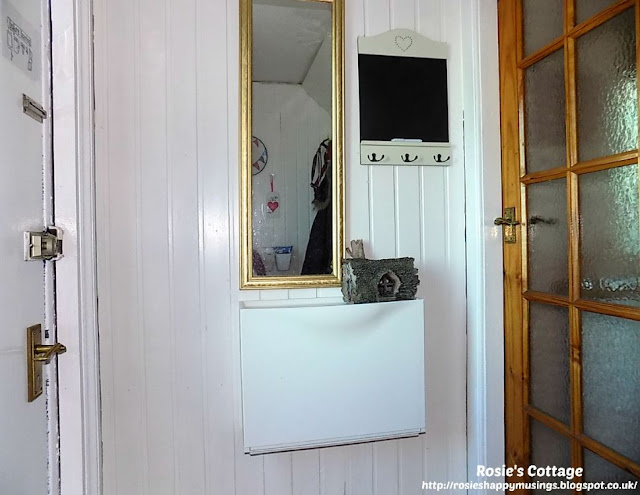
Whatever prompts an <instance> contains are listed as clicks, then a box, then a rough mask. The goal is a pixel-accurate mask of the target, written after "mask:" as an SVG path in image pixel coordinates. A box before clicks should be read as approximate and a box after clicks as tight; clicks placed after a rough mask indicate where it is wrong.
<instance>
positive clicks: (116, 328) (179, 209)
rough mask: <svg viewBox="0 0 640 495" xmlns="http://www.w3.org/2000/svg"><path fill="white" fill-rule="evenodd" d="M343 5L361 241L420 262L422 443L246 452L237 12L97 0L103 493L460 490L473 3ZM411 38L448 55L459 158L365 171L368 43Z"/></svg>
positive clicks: (178, 3)
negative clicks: (364, 59)
mask: <svg viewBox="0 0 640 495" xmlns="http://www.w3.org/2000/svg"><path fill="white" fill-rule="evenodd" d="M345 4H346V39H345V45H346V47H345V48H346V63H347V68H346V92H347V94H346V98H345V100H346V138H347V142H346V157H345V158H346V170H347V181H346V183H347V191H346V193H347V194H346V197H347V219H346V225H347V238H348V239H352V238H362V239H364V240H365V245H366V249H367V252H368V253H369V254H370V255H371V256H372V257H388V256H400V255H402V256H414V257H415V258H416V264H417V266H418V267H419V269H420V278H421V280H422V284H421V286H420V292H419V296H420V297H421V298H424V299H425V301H426V310H425V322H426V324H425V327H426V333H425V337H426V338H425V340H426V344H425V351H426V358H425V360H426V363H427V365H426V370H425V381H426V395H427V404H426V409H427V418H428V421H427V424H428V428H427V433H426V435H422V436H420V437H418V438H415V439H406V440H394V441H389V442H379V443H373V444H362V445H354V446H348V447H335V448H328V449H320V450H309V451H305V452H296V453H293V454H291V453H282V454H276V455H269V456H256V457H250V456H248V455H245V454H244V453H243V445H242V411H241V401H240V361H239V357H240V352H239V328H238V327H239V302H240V301H241V300H250V299H283V298H287V297H289V298H315V297H335V296H336V295H339V290H337V289H319V290H315V289H308V290H283V291H261V292H251V291H249V292H247V291H242V292H240V291H239V290H238V278H239V268H238V238H239V232H238V218H239V214H238V94H239V93H238V74H239V57H238V46H239V44H238V34H239V31H238V23H239V22H238V3H237V0H227V1H226V2H224V1H222V0H221V1H215V2H212V1H210V0H164V1H162V2H157V1H153V0H126V1H125V0H96V1H95V18H96V64H95V70H96V157H97V158H96V160H97V163H96V167H97V171H96V173H97V210H98V211H97V213H98V219H97V220H98V226H99V228H98V282H99V298H100V299H99V302H100V304H99V317H100V346H101V367H102V369H101V371H102V375H101V376H102V400H103V422H102V426H103V444H104V493H105V494H106V495H128V494H131V493H136V494H149V495H150V494H153V495H155V494H179V493H182V494H189V495H192V494H193V495H198V494H208V495H212V494H216V495H218V494H219V495H229V494H234V493H235V494H237V495H254V494H256V495H262V494H284V495H288V494H309V493H313V494H318V493H320V494H326V495H335V494H363V495H371V494H378V495H387V494H392V495H393V494H402V495H406V494H418V493H424V492H423V491H422V490H421V485H422V481H423V480H431V481H440V480H453V481H464V480H465V479H466V476H467V475H466V433H465V432H466V416H465V377H466V363H465V354H466V334H465V244H464V237H465V232H464V229H465V225H464V216H465V211H464V199H465V187H464V177H465V169H464V167H465V164H464V159H463V145H464V142H463V122H462V118H463V110H464V104H463V103H464V101H465V100H464V94H463V71H462V39H463V38H462V34H463V29H464V25H463V21H462V19H463V17H462V15H461V14H462V9H463V7H465V5H466V3H465V2H463V0H348V1H347V2H345ZM401 27H403V28H409V29H415V30H417V31H419V32H421V33H422V34H424V35H426V36H428V37H430V38H433V39H436V40H440V41H446V42H447V43H449V46H450V50H451V52H450V55H451V58H450V66H449V77H450V112H451V115H450V122H451V143H452V147H453V156H454V159H453V162H452V163H451V165H450V167H447V168H416V167H411V168H410V167H406V168H404V167H384V168H382V167H380V168H370V167H363V166H361V165H359V149H358V139H359V130H358V115H359V110H358V88H357V52H356V39H357V36H359V35H372V34H377V33H380V32H382V31H384V30H387V29H390V28H401Z"/></svg>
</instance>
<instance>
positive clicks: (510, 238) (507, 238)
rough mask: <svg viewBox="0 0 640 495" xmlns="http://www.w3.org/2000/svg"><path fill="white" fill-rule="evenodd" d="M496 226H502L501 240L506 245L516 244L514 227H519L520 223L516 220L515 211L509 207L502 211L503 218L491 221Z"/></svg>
mask: <svg viewBox="0 0 640 495" xmlns="http://www.w3.org/2000/svg"><path fill="white" fill-rule="evenodd" d="M493 223H494V224H496V225H502V226H503V227H504V228H503V229H502V238H503V240H504V242H505V243H506V244H515V243H516V226H518V225H520V222H518V220H516V209H515V208H514V207H509V208H505V209H504V216H503V217H499V218H496V219H495V220H494V221H493Z"/></svg>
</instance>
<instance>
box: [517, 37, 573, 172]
mask: <svg viewBox="0 0 640 495" xmlns="http://www.w3.org/2000/svg"><path fill="white" fill-rule="evenodd" d="M564 109H565V91H564V50H562V49H561V50H558V51H556V52H554V53H552V54H551V55H549V56H548V57H545V58H543V59H542V60H540V62H537V63H535V64H533V65H532V66H531V67H529V68H528V69H526V72H525V127H526V141H525V142H526V149H525V151H526V163H527V172H528V173H531V172H539V171H541V170H547V169H550V168H554V167H562V166H564V165H565V164H566V162H567V154H566V135H565V112H564Z"/></svg>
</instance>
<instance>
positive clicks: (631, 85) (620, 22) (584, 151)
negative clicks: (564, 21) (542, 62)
mask: <svg viewBox="0 0 640 495" xmlns="http://www.w3.org/2000/svg"><path fill="white" fill-rule="evenodd" d="M576 46H577V53H578V60H577V64H578V65H577V69H578V73H577V87H578V148H579V154H580V160H581V161H584V160H590V159H592V158H598V157H602V156H608V155H613V154H616V153H621V152H623V151H628V150H634V149H636V148H637V147H638V92H637V82H636V28H635V18H634V12H633V9H628V10H626V11H624V12H623V13H621V14H619V15H617V16H616V17H614V18H613V19H611V20H609V21H607V22H605V23H604V24H602V25H601V26H599V27H597V28H595V29H594V30H593V31H590V32H588V33H587V34H585V35H584V36H581V37H580V38H578V40H577V42H576Z"/></svg>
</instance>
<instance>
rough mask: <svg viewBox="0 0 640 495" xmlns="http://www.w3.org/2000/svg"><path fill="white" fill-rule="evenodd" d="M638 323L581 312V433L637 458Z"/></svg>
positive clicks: (639, 440) (639, 446)
mask: <svg viewBox="0 0 640 495" xmlns="http://www.w3.org/2000/svg"><path fill="white" fill-rule="evenodd" d="M638 356H640V322H637V321H632V320H626V319H624V318H616V317H613V316H605V315H599V314H595V313H586V312H585V313H583V314H582V397H583V403H584V412H583V416H584V432H585V433H586V434H587V435H589V436H590V437H591V438H593V439H594V440H597V441H598V442H600V443H602V444H604V445H606V446H608V447H610V448H612V449H614V450H615V451H617V452H619V453H621V454H622V455H624V456H626V457H628V458H630V459H632V460H633V461H635V462H640V412H639V411H640V366H638Z"/></svg>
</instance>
